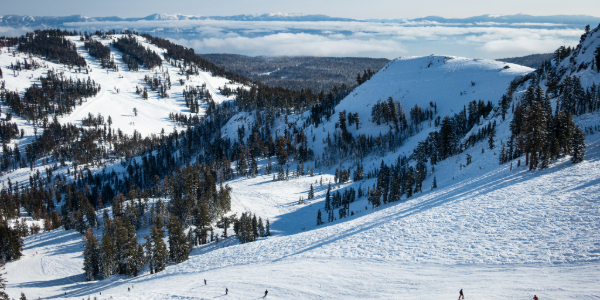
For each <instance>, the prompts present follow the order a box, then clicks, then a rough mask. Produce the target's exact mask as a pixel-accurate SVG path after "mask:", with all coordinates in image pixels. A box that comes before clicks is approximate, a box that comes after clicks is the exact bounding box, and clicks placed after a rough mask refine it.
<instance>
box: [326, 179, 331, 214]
mask: <svg viewBox="0 0 600 300" xmlns="http://www.w3.org/2000/svg"><path fill="white" fill-rule="evenodd" d="M330 192H331V183H330V184H329V186H328V187H327V193H326V194H325V211H331V193H330Z"/></svg>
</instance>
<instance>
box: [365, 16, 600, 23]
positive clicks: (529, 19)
mask: <svg viewBox="0 0 600 300" xmlns="http://www.w3.org/2000/svg"><path fill="white" fill-rule="evenodd" d="M369 21H373V22H388V23H404V22H427V21H428V22H437V23H442V24H448V23H458V24H472V25H490V24H494V23H501V24H530V23H533V24H563V25H582V24H583V25H587V24H598V23H600V18H599V17H594V16H586V15H555V16H532V15H525V14H516V15H503V16H500V15H481V16H475V17H468V18H463V19H454V18H451V19H446V18H443V17H437V16H429V17H425V18H417V19H410V20H407V19H392V20H389V19H372V20H369Z"/></svg>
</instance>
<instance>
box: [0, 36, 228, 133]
mask: <svg viewBox="0 0 600 300" xmlns="http://www.w3.org/2000/svg"><path fill="white" fill-rule="evenodd" d="M119 37H120V35H115V36H113V37H112V38H111V39H101V38H98V37H96V36H94V39H96V40H98V41H100V42H101V43H102V44H104V45H110V43H111V42H112V41H113V40H116V39H117V38H119ZM69 39H70V40H71V41H73V42H74V43H75V45H76V46H77V50H78V52H79V54H80V55H81V56H82V57H83V58H85V60H86V62H87V64H88V66H89V67H91V72H89V73H88V74H86V73H85V72H83V73H80V72H78V69H76V68H74V69H69V68H67V67H65V66H63V65H60V64H55V63H52V62H47V61H45V60H43V59H41V58H33V59H34V60H36V61H38V62H40V63H45V64H47V66H48V67H47V68H39V69H37V70H23V71H20V72H13V71H12V70H11V69H10V65H11V63H13V64H15V63H16V62H17V61H19V62H21V63H23V61H24V59H31V58H29V57H28V56H27V55H25V54H23V53H19V52H15V53H13V50H14V49H4V50H3V51H2V53H1V54H0V68H2V70H3V72H4V73H6V74H5V76H4V78H3V79H2V80H4V81H5V82H6V89H7V90H10V91H15V90H16V91H19V92H24V90H25V89H26V88H28V87H29V86H31V84H35V83H39V80H38V78H39V77H40V76H43V75H45V74H46V72H47V71H48V70H52V69H53V70H54V71H55V72H56V73H64V76H65V77H67V78H69V77H71V78H73V79H74V80H75V79H76V78H79V79H82V80H87V78H88V77H89V78H90V79H92V80H94V81H95V82H97V83H100V85H101V87H102V90H101V92H100V93H99V94H98V95H96V96H95V97H92V98H89V99H87V101H85V100H84V101H85V102H84V103H83V105H81V106H78V107H77V108H75V110H74V111H73V112H72V113H71V114H70V115H68V116H65V117H62V118H59V121H60V122H61V123H63V124H66V123H72V124H76V125H82V124H81V119H82V118H84V117H87V116H88V114H89V113H91V114H92V115H97V114H98V113H100V114H102V115H103V116H104V117H105V118H108V116H111V118H112V121H113V126H112V127H113V128H119V129H121V130H122V131H123V132H124V133H126V134H129V135H131V134H132V133H133V132H134V131H137V132H139V133H140V134H142V136H148V135H150V134H158V133H160V132H161V130H162V129H164V130H165V132H166V133H169V132H172V131H173V128H176V129H178V130H181V129H183V128H185V127H181V126H179V127H178V126H177V124H176V123H175V122H173V121H171V120H169V114H170V113H186V114H190V112H189V109H188V108H187V107H186V106H185V104H184V100H183V95H182V92H183V90H184V89H185V88H186V87H188V86H193V87H196V86H202V85H203V84H205V83H206V86H207V90H208V91H209V92H210V93H211V96H212V98H213V100H214V101H215V102H216V103H221V102H223V101H225V100H228V99H232V97H231V96H230V97H229V98H227V97H224V96H223V95H221V94H220V93H219V91H218V88H219V87H223V86H224V85H225V84H226V83H227V82H228V81H229V80H227V79H225V78H221V77H215V76H212V75H211V74H209V73H207V72H200V75H198V76H196V75H192V76H190V79H189V80H188V79H186V76H185V75H181V74H178V71H179V68H177V67H175V66H173V65H171V64H169V63H168V62H166V61H165V60H164V58H162V55H161V54H162V53H163V50H162V49H159V48H158V47H156V46H154V45H151V44H149V43H148V42H146V41H145V40H144V38H142V37H138V40H139V41H140V42H141V43H142V45H143V46H144V47H149V48H150V49H152V50H153V51H155V52H156V53H157V54H159V55H161V58H162V59H163V66H162V67H157V68H154V69H153V70H148V69H144V68H142V67H141V68H140V70H139V71H138V72H129V71H128V70H127V65H126V64H124V63H123V60H122V59H121V56H122V53H121V52H120V51H118V50H117V49H115V48H114V47H112V45H111V54H112V55H113V56H114V60H115V62H116V63H117V65H118V67H119V71H118V72H115V71H113V70H106V69H102V67H101V66H100V63H99V62H98V61H97V60H96V59H94V58H93V57H91V56H90V55H89V53H88V52H87V51H86V50H85V49H84V46H83V42H81V41H79V37H69ZM156 72H158V74H159V75H162V74H164V73H168V74H169V76H170V77H171V82H172V87H171V89H170V90H169V91H168V94H169V98H160V97H159V96H158V94H157V93H156V92H149V98H148V100H144V99H142V97H141V96H140V95H138V94H136V93H135V90H136V86H139V87H141V88H143V87H144V86H146V84H145V83H144V77H145V76H150V77H152V76H153V75H154V74H155V73H156ZM14 74H17V76H14ZM180 79H183V80H184V81H185V83H184V85H181V84H180V83H179V80H180ZM229 86H231V87H232V88H235V87H237V85H235V84H229ZM117 90H118V92H117ZM133 108H137V111H138V115H137V116H134V113H133ZM2 111H3V112H6V111H10V110H8V109H7V108H6V107H5V106H3V107H2ZM203 114H204V107H202V109H201V111H200V112H199V115H200V116H202V115H203ZM13 119H14V120H19V121H17V122H20V121H21V120H22V119H21V118H18V117H14V118H13ZM22 123H23V122H21V123H20V124H18V125H19V127H21V126H22V125H21V124H22ZM23 125H24V124H23ZM23 127H25V128H27V126H23ZM26 132H27V134H28V135H33V130H27V131H26Z"/></svg>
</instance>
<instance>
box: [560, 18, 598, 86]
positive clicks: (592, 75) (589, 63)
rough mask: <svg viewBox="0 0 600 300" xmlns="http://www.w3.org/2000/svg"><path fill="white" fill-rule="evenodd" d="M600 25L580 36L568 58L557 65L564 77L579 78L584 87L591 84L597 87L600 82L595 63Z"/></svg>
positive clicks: (596, 63)
mask: <svg viewBox="0 0 600 300" xmlns="http://www.w3.org/2000/svg"><path fill="white" fill-rule="evenodd" d="M599 49H600V25H598V27H596V28H594V29H592V30H590V32H588V33H584V34H583V35H582V36H581V42H580V43H579V44H578V45H577V47H576V48H575V49H574V51H573V52H572V53H571V55H570V56H569V57H566V58H564V59H563V60H562V61H561V63H560V64H559V65H558V68H559V69H564V70H565V73H564V75H563V78H564V77H566V76H579V77H581V84H582V85H583V86H584V87H588V86H591V85H592V84H593V83H596V85H598V82H600V71H599V70H600V68H598V63H599V61H596V58H597V57H598V56H597V55H598V52H600V50H599Z"/></svg>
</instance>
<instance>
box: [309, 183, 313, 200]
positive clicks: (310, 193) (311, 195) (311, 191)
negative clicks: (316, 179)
mask: <svg viewBox="0 0 600 300" xmlns="http://www.w3.org/2000/svg"><path fill="white" fill-rule="evenodd" d="M314 197H315V189H314V188H313V185H312V184H311V185H310V190H309V191H308V199H309V200H310V199H313V198H314Z"/></svg>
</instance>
